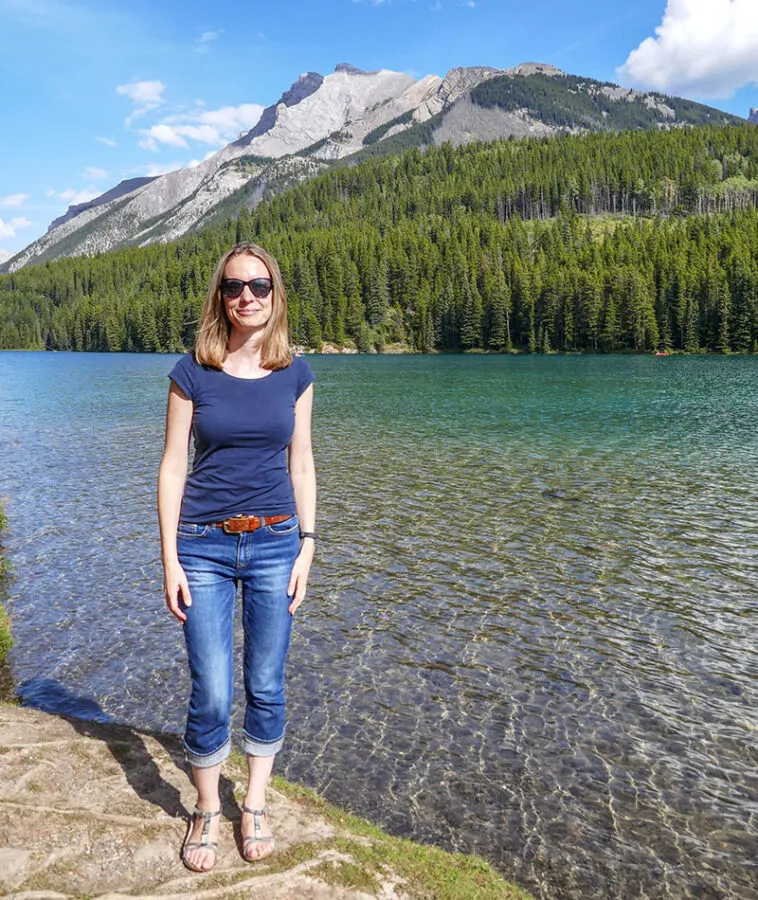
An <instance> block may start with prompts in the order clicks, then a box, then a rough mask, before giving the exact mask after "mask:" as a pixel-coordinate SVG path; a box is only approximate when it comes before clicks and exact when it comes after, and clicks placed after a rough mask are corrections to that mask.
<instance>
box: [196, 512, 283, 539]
mask: <svg viewBox="0 0 758 900" xmlns="http://www.w3.org/2000/svg"><path fill="white" fill-rule="evenodd" d="M291 518H292V514H291V513H290V514H288V515H286V516H232V518H231V519H224V521H223V522H212V523H211V524H212V525H216V526H218V527H219V528H223V529H224V531H225V532H226V533H227V534H241V533H242V532H243V531H256V530H257V529H258V528H262V527H263V526H264V525H277V524H278V523H279V522H286V521H287V519H291Z"/></svg>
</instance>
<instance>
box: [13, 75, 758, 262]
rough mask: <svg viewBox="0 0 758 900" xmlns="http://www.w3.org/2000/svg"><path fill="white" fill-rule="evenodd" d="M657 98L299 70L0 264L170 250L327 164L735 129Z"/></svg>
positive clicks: (572, 81) (491, 78) (521, 78)
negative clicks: (240, 125)
mask: <svg viewBox="0 0 758 900" xmlns="http://www.w3.org/2000/svg"><path fill="white" fill-rule="evenodd" d="M742 121H744V120H741V119H738V118H737V117H736V116H729V115H727V114H726V113H723V112H720V111H719V110H715V109H712V108H710V107H706V106H702V105H701V104H697V103H692V102H690V101H687V100H681V99H678V98H672V97H666V96H664V95H662V94H656V93H641V92H638V91H633V90H628V89H626V88H621V87H619V86H618V85H614V84H607V83H602V82H597V81H594V80H592V79H588V78H581V77H579V76H574V75H567V74H566V73H564V72H561V70H560V69H557V68H555V67H554V66H550V65H547V64H544V63H522V64H521V65H519V66H515V67H513V68H511V69H505V70H501V69H493V68H489V67H486V66H476V67H469V68H457V69H451V70H450V71H449V72H448V73H447V75H446V76H445V78H440V77H439V76H437V75H427V76H425V77H424V78H421V79H419V80H415V79H414V78H412V77H411V76H410V75H407V74H404V73H401V72H393V71H390V70H387V69H382V70H380V71H375V72H364V71H362V70H360V69H357V68H355V67H354V66H351V65H350V64H348V63H340V64H339V65H338V66H337V67H336V68H335V70H334V72H332V73H331V74H329V75H327V76H322V75H320V74H318V73H316V72H306V73H305V74H303V75H301V76H300V77H299V78H298V79H297V81H295V83H294V84H293V85H292V86H291V87H290V88H289V89H288V90H287V91H285V92H284V93H283V94H282V96H281V97H280V99H279V101H278V102H277V103H275V104H273V105H272V106H269V107H267V108H266V109H265V110H264V111H263V113H262V114H261V117H260V119H259V121H258V122H257V123H256V125H255V126H254V127H253V128H252V129H251V130H250V131H249V132H247V133H246V134H244V135H241V136H240V137H239V138H238V139H237V140H235V141H234V142H233V143H231V144H229V145H227V146H226V147H224V148H223V149H222V150H219V151H218V153H216V154H214V155H213V156H212V157H210V158H209V159H207V160H205V161H203V162H202V163H200V164H199V165H197V166H194V167H192V168H186V169H178V170H176V171H174V172H170V173H169V174H167V175H163V176H161V177H159V178H156V179H152V180H147V179H142V180H141V181H142V183H135V182H136V181H138V180H137V179H135V180H133V181H132V182H122V183H121V185H118V186H116V187H115V188H113V189H112V190H111V191H108V192H107V193H106V194H103V195H102V196H101V197H99V198H97V199H96V200H94V201H91V202H90V203H89V204H82V205H81V207H77V208H70V209H69V211H68V212H67V213H66V215H65V216H62V217H61V218H60V219H58V220H56V221H55V222H53V223H52V225H51V227H50V230H49V231H48V233H47V234H45V235H44V236H43V237H41V238H39V240H37V241H35V242H34V243H33V244H30V245H29V246H28V247H26V248H25V249H24V250H22V251H21V252H20V253H18V254H16V256H14V257H13V258H11V259H10V260H8V261H7V262H6V263H5V264H4V265H2V266H0V271H16V270H17V269H19V268H21V267H22V266H24V265H27V264H30V263H38V262H43V261H45V260H49V259H57V258H60V257H63V256H75V255H91V254H94V253H98V252H102V251H106V250H110V249H114V248H117V247H122V246H129V245H145V244H150V243H155V242H167V241H171V240H175V239H177V238H179V237H181V236H182V235H183V234H186V233H187V232H189V231H191V230H193V229H197V228H199V227H201V226H203V225H205V224H208V223H210V222H213V221H218V220H219V219H220V218H224V217H229V216H232V215H234V214H235V213H236V211H237V210H239V209H240V208H242V207H243V206H245V207H247V208H248V209H252V208H253V207H254V206H256V205H257V204H258V203H259V202H260V201H261V200H264V199H267V198H270V197H271V196H274V195H275V194H277V193H281V192H282V191H283V190H286V189H287V188H288V187H290V186H292V185H294V184H297V183H299V182H301V181H304V180H307V179H309V178H311V177H313V176H315V175H318V174H319V173H321V172H323V171H324V170H325V169H327V168H328V167H330V166H332V165H335V164H342V161H344V160H346V161H347V162H354V161H359V160H360V159H361V158H363V157H365V156H373V155H385V154H388V153H396V152H400V151H402V150H405V149H408V148H410V147H423V146H429V145H438V144H441V143H443V142H445V141H450V142H451V143H452V144H453V145H460V144H465V143H470V142H472V141H489V140H493V139H496V138H502V137H510V136H514V137H517V138H522V137H528V136H550V135H556V134H560V133H565V132H571V133H581V132H585V131H602V130H623V129H639V128H653V129H660V128H666V129H667V128H672V127H678V126H682V125H696V124H733V123H738V122H742Z"/></svg>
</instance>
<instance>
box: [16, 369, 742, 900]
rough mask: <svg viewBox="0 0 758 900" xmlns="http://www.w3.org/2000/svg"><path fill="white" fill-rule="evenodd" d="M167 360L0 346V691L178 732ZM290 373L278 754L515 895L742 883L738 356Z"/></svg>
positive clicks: (180, 707)
mask: <svg viewBox="0 0 758 900" xmlns="http://www.w3.org/2000/svg"><path fill="white" fill-rule="evenodd" d="M174 360H175V357H171V356H138V355H134V356H131V355H112V356H109V355H99V354H91V355H89V354H88V355H85V354H67V353H47V354H45V353H8V352H6V353H0V452H1V453H2V466H1V467H0V496H4V497H5V498H6V506H7V513H8V516H9V519H10V527H11V531H10V534H9V536H8V539H7V549H8V551H9V554H10V556H11V558H12V561H13V564H14V567H15V570H16V578H15V579H14V580H13V581H12V582H11V584H10V588H9V593H8V601H7V603H8V608H9V611H10V612H11V614H12V617H13V626H14V635H15V639H16V646H15V648H14V650H13V653H12V666H13V671H14V675H15V678H16V680H17V682H18V683H19V685H20V686H21V693H22V696H23V697H24V699H25V701H26V702H27V703H30V704H32V705H36V706H40V707H41V708H44V709H50V710H53V711H61V712H74V713H77V714H79V715H81V716H84V717H87V716H95V717H102V718H109V719H113V720H117V721H121V722H126V723H130V724H133V725H135V726H138V727H144V728H160V729H163V730H167V731H172V732H181V731H182V729H183V720H184V715H185V711H186V710H185V703H186V697H187V694H188V676H187V674H186V672H185V665H184V649H183V641H182V637H181V632H180V628H179V626H178V625H177V624H176V622H175V620H174V619H173V618H172V617H170V616H169V615H168V613H167V612H166V611H165V607H164V605H163V598H162V586H161V585H162V582H161V570H160V565H159V545H158V534H157V524H156V516H155V511H154V509H155V497H154V495H155V481H156V472H157V466H158V461H159V458H160V454H161V450H162V436H163V416H164V407H165V395H166V392H167V388H168V380H167V378H166V375H167V373H168V372H169V370H170V369H171V367H172V365H173V362H174ZM309 362H310V364H311V365H312V367H313V369H314V372H315V374H316V379H317V380H316V412H315V434H314V443H315V452H316V461H317V466H318V471H319V488H320V502H319V532H320V537H321V539H320V541H319V545H318V553H317V562H316V566H315V572H314V575H313V578H312V583H311V586H310V591H309V597H308V599H307V600H306V603H305V605H304V607H303V609H302V612H301V613H298V616H297V620H296V631H295V635H294V638H293V644H292V650H291V656H290V668H289V682H288V685H289V689H288V699H289V717H290V725H289V732H288V740H287V744H286V748H285V751H284V752H283V753H282V754H281V755H280V757H279V760H278V762H277V770H278V772H279V774H281V775H284V776H285V777H287V778H289V779H291V780H294V781H298V782H301V783H303V784H307V785H310V786H311V787H314V788H316V789H318V790H319V791H321V792H323V793H324V794H325V796H326V797H327V798H328V799H329V800H331V801H333V802H335V803H337V804H339V805H341V806H343V807H346V808H348V809H350V810H353V811H355V812H357V813H359V814H361V815H363V816H366V817H368V818H370V819H372V820H373V821H375V822H377V823H378V824H381V825H383V826H384V827H386V828H387V829H389V830H390V831H392V832H393V833H396V834H400V835H406V836H410V837H413V838H415V839H417V840H421V841H427V842H433V843H436V844H438V845H440V846H442V847H445V848H453V849H458V850H463V851H476V852H478V853H481V854H482V855H484V856H486V857H487V858H488V859H490V860H492V861H493V863H494V864H495V865H497V866H498V868H500V869H501V870H502V871H503V872H504V873H505V874H506V876H508V877H510V878H512V879H513V880H516V881H518V882H519V883H521V884H522V885H524V886H525V887H527V888H529V889H531V890H532V891H533V892H534V893H535V895H536V896H538V897H544V898H556V897H560V898H588V897H592V898H595V897H597V898H612V897H613V898H616V897H617V898H628V897H632V896H634V897H651V898H658V897H661V898H663V897H677V898H678V897H692V898H732V897H740V898H758V740H757V739H758V702H757V701H758V602H757V601H758V487H757V484H758V482H757V473H758V392H757V391H756V386H757V385H758V358H755V357H714V356H694V357H684V356H673V357H668V358H655V357H652V356H645V357H642V356H637V357H635V356H615V357H614V356H608V357H590V356H566V357H558V356H551V357H526V356H518V357H495V356H471V355H467V356H311V357H309ZM240 683H241V675H240ZM241 696H242V692H241V691H240V692H239V694H238V697H237V705H236V715H237V720H238V721H239V713H240V706H239V703H240V699H241Z"/></svg>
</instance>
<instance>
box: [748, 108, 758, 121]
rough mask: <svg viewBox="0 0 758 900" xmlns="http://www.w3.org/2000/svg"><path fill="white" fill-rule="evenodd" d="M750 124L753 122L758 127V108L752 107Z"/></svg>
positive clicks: (749, 118) (749, 117)
mask: <svg viewBox="0 0 758 900" xmlns="http://www.w3.org/2000/svg"><path fill="white" fill-rule="evenodd" d="M748 122H752V123H753V124H754V125H758V108H756V107H755V106H751V107H750V115H749V116H748Z"/></svg>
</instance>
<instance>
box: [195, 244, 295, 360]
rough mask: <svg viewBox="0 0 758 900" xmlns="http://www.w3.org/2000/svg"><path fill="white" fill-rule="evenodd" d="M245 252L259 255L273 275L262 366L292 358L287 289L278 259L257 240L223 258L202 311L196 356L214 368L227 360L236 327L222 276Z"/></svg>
mask: <svg viewBox="0 0 758 900" xmlns="http://www.w3.org/2000/svg"><path fill="white" fill-rule="evenodd" d="M245 255H247V256H255V257H256V258H257V259H259V260H260V261H261V262H262V263H263V264H264V265H265V266H266V268H267V269H268V271H269V274H270V275H271V284H272V288H271V290H272V297H271V315H270V316H269V320H268V322H267V323H266V327H265V329H264V331H263V339H262V341H261V363H260V364H261V367H262V368H264V369H272V370H273V369H284V368H286V367H287V366H288V365H289V364H290V363H291V362H292V352H291V350H290V347H289V337H288V334H287V292H286V291H285V289H284V282H283V281H282V274H281V272H280V271H279V265H278V264H277V262H276V260H275V259H274V257H273V256H272V255H271V254H270V253H268V252H267V251H266V250H264V249H263V247H259V246H258V245H257V244H248V243H245V244H237V245H236V246H235V247H232V249H231V250H228V251H227V252H226V253H225V254H224V255H223V256H222V257H221V259H220V260H219V263H218V265H217V266H216V271H215V272H214V273H213V278H211V284H210V287H209V288H208V296H207V297H206V298H205V303H204V304H203V311H202V313H201V315H200V325H199V326H198V329H197V336H196V337H195V359H196V360H197V361H198V362H199V363H202V364H203V365H204V366H211V367H213V368H214V369H220V368H222V366H223V364H224V360H225V359H226V354H227V352H228V343H229V335H230V334H231V330H232V328H231V325H230V324H229V319H228V318H227V315H226V304H225V302H224V298H223V297H222V296H221V279H222V278H223V277H224V270H225V269H226V264H227V263H228V262H229V260H230V259H233V258H234V257H235V256H245Z"/></svg>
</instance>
